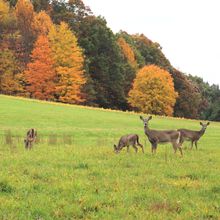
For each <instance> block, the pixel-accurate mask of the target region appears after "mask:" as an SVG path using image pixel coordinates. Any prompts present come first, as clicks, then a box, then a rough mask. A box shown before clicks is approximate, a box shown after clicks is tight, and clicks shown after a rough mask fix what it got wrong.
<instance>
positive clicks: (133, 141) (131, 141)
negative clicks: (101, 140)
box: [114, 134, 144, 153]
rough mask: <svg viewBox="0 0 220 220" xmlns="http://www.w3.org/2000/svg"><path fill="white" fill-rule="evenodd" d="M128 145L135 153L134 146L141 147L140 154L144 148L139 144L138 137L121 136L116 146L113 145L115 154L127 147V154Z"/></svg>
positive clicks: (136, 149) (132, 135) (134, 135)
mask: <svg viewBox="0 0 220 220" xmlns="http://www.w3.org/2000/svg"><path fill="white" fill-rule="evenodd" d="M130 145H132V147H133V148H134V149H135V152H136V153H137V151H138V148H137V147H136V145H138V146H139V147H141V149H142V152H143V153H144V147H143V145H142V144H140V142H139V136H138V135H137V134H128V135H124V136H122V137H121V138H120V140H119V142H118V145H117V146H116V145H115V144H114V151H115V153H119V152H120V151H121V150H122V148H124V147H127V152H129V146H130Z"/></svg>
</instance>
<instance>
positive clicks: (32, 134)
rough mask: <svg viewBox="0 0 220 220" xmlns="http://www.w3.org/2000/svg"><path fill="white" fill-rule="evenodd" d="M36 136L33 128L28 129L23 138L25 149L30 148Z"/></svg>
mask: <svg viewBox="0 0 220 220" xmlns="http://www.w3.org/2000/svg"><path fill="white" fill-rule="evenodd" d="M36 138H37V131H36V130H35V129H34V128H31V129H30V130H28V132H27V135H26V139H24V144H25V148H26V149H31V148H32V146H33V143H34V142H35V141H36Z"/></svg>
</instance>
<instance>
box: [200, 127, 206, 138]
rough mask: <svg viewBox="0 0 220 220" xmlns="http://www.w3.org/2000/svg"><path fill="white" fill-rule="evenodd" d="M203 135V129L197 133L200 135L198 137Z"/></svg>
mask: <svg viewBox="0 0 220 220" xmlns="http://www.w3.org/2000/svg"><path fill="white" fill-rule="evenodd" d="M204 133H205V129H204V128H202V129H201V130H200V131H199V135H200V137H201V136H202V135H203V134H204Z"/></svg>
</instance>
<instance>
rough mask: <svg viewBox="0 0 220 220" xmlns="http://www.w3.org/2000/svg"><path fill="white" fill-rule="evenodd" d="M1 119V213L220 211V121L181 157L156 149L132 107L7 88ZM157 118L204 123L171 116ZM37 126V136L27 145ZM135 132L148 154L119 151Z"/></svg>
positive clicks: (175, 215) (171, 124) (156, 122)
mask: <svg viewBox="0 0 220 220" xmlns="http://www.w3.org/2000/svg"><path fill="white" fill-rule="evenodd" d="M0 121H1V124H0V219H7V220H8V219H9V220H10V219H13V220H14V219H216V220H217V219H219V216H220V185H219V183H220V173H219V167H220V146H219V145H220V143H219V141H220V139H219V137H220V124H219V123H215V122H213V123H211V125H210V127H208V129H207V132H206V134H205V135H204V137H202V139H201V140H200V142H199V144H198V150H195V149H193V150H190V149H189V144H188V143H184V151H183V153H184V156H183V157H180V155H179V152H178V153H177V154H176V155H175V154H174V153H173V149H172V147H171V146H170V145H169V144H168V145H161V146H159V147H158V150H157V154H156V155H152V154H151V149H150V144H149V142H148V140H147V141H146V137H145V135H144V132H143V125H142V123H141V121H140V120H139V117H138V115H136V114H133V113H132V114H130V113H122V112H111V111H104V110H101V111H99V110H97V109H94V110H93V109H87V108H82V107H77V106H69V105H68V106H62V105H53V104H49V103H41V102H35V101H30V100H22V99H14V98H8V97H5V96H0ZM150 126H151V127H152V128H156V129H176V128H180V127H183V128H191V129H199V128H200V126H199V122H198V121H193V120H183V119H174V118H165V117H154V118H153V119H152V122H151V124H150ZM32 127H34V128H36V129H37V131H38V141H37V142H36V143H35V144H34V146H33V149H32V150H30V151H27V150H25V147H24V143H23V139H24V137H25V134H26V131H27V130H28V129H29V128H32ZM129 133H137V134H139V136H140V142H141V143H142V144H143V145H145V154H142V152H141V150H139V151H138V153H137V154H135V152H134V150H133V149H132V148H131V150H130V152H129V153H127V152H126V149H125V150H123V151H122V152H121V153H120V154H117V155H116V154H115V153H114V152H113V144H114V143H117V141H118V139H119V138H120V136H121V135H123V134H129ZM145 141H146V142H145ZM11 146H16V148H15V149H16V150H12V148H11Z"/></svg>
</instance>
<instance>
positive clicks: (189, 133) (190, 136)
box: [178, 122, 210, 150]
mask: <svg viewBox="0 0 220 220" xmlns="http://www.w3.org/2000/svg"><path fill="white" fill-rule="evenodd" d="M209 124H210V123H209V122H208V123H206V124H203V123H202V122H200V125H201V126H202V128H201V130H199V131H193V130H188V129H178V131H179V132H180V133H181V141H180V142H181V144H182V143H183V142H184V141H191V149H192V148H193V144H194V143H195V146H196V150H197V149H198V148H197V142H198V141H199V139H200V138H201V137H202V136H203V135H204V133H205V131H206V128H207V127H208V125H209Z"/></svg>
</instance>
